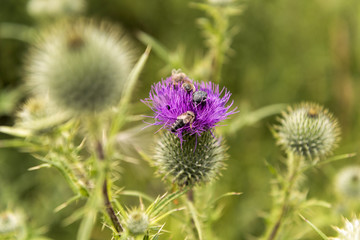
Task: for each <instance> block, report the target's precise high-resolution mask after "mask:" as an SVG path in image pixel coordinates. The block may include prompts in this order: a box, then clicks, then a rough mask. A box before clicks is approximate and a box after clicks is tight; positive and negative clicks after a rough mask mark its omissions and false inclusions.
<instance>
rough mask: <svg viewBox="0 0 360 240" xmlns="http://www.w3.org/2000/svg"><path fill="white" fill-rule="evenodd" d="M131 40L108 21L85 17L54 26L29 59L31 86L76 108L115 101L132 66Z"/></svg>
mask: <svg viewBox="0 0 360 240" xmlns="http://www.w3.org/2000/svg"><path fill="white" fill-rule="evenodd" d="M128 49H129V48H128V47H127V42H126V41H125V42H124V39H123V38H120V35H119V32H118V31H117V30H116V29H115V28H114V27H112V26H110V25H109V24H105V23H104V24H101V25H97V24H95V23H93V22H90V21H86V20H77V21H74V22H70V21H66V22H61V23H59V24H58V25H55V26H53V27H52V28H51V29H49V31H48V32H46V33H45V34H44V35H43V36H42V39H41V40H40V41H39V42H38V43H37V44H36V46H35V47H34V48H33V50H32V52H31V54H30V56H29V57H28V59H27V60H28V61H27V69H26V70H27V71H26V72H27V80H28V83H29V86H30V87H31V88H32V90H33V91H34V92H35V93H36V94H38V95H40V96H44V95H48V96H49V100H50V101H51V103H53V104H54V105H56V106H58V107H60V108H62V109H63V110H65V111H66V110H67V111H69V112H71V113H73V114H82V113H92V112H97V111H102V110H104V109H106V108H107V107H109V106H112V105H114V104H116V103H117V102H118V101H119V99H120V97H121V93H122V89H123V86H124V83H125V81H126V79H127V77H128V74H129V72H130V68H131V61H132V59H131V57H130V54H129V50H128Z"/></svg>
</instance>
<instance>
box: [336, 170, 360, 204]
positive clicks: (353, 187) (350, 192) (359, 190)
mask: <svg viewBox="0 0 360 240" xmlns="http://www.w3.org/2000/svg"><path fill="white" fill-rule="evenodd" d="M335 188H336V191H337V192H338V193H339V195H340V196H343V197H344V198H358V199H359V198H360V166H349V167H345V168H343V169H342V170H341V171H340V172H339V173H338V174H337V175H336V180H335Z"/></svg>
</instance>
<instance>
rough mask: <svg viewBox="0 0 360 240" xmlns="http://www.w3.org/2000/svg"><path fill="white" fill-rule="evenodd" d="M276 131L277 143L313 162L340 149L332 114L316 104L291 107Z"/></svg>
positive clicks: (338, 133)
mask: <svg viewBox="0 0 360 240" xmlns="http://www.w3.org/2000/svg"><path fill="white" fill-rule="evenodd" d="M275 130H276V137H277V143H278V144H279V145H280V146H281V147H282V148H283V149H284V150H285V151H290V152H293V153H295V154H296V155H300V156H305V157H307V158H310V159H313V158H317V157H323V156H327V155H328V154H330V153H331V152H332V151H333V149H334V148H335V147H336V146H337V143H338V141H339V135H340V129H339V127H338V122H337V120H336V119H335V118H334V117H333V115H332V114H331V113H329V111H328V110H327V109H324V108H323V107H322V106H320V105H317V104H314V103H302V104H299V105H297V106H295V107H294V108H289V109H288V111H287V112H285V113H283V116H282V118H281V119H280V125H278V126H275Z"/></svg>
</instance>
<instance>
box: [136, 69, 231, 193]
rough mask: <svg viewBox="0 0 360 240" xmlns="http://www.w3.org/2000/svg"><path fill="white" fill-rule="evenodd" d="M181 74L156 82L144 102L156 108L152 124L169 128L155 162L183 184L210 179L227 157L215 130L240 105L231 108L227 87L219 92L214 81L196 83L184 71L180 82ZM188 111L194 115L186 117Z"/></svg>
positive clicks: (160, 143)
mask: <svg viewBox="0 0 360 240" xmlns="http://www.w3.org/2000/svg"><path fill="white" fill-rule="evenodd" d="M177 74H178V73H175V74H174V73H173V75H172V76H170V77H169V78H167V79H166V80H163V81H161V82H159V83H156V84H154V85H153V87H152V89H151V91H150V94H149V98H147V99H145V100H144V101H143V102H144V103H146V104H147V105H148V106H149V107H150V108H151V109H152V110H153V111H154V116H152V118H154V120H155V122H154V123H151V124H150V125H162V127H161V128H164V129H165V130H167V132H166V133H165V134H163V135H162V137H161V138H160V140H159V141H158V143H157V147H156V154H155V156H154V164H155V165H156V166H157V167H158V172H159V173H160V174H161V175H165V176H168V177H170V178H171V180H172V182H173V183H176V184H177V185H179V186H184V185H193V184H195V183H201V182H208V181H210V180H212V179H213V178H215V177H216V176H217V175H218V173H219V170H220V169H221V168H222V167H223V160H224V159H226V154H225V149H226V147H225V146H224V144H223V141H221V140H220V139H216V137H215V135H214V134H213V133H212V131H214V128H215V127H216V126H217V125H218V123H219V122H220V121H223V120H225V119H226V118H227V117H228V116H229V115H231V114H234V113H235V112H236V108H235V109H233V110H230V108H231V106H232V104H233V102H231V103H229V104H228V105H227V103H228V102H229V99H230V96H231V94H230V92H228V91H227V90H226V89H225V88H223V89H222V91H219V86H218V85H216V84H213V83H211V82H208V83H204V82H201V83H198V82H193V81H192V80H191V79H189V78H188V77H187V76H186V75H185V74H184V73H182V74H184V79H182V80H181V81H178V82H177V81H176V80H177V77H178V75H177ZM184 84H190V85H192V88H190V90H189V89H186V88H185V87H184V86H186V85H184ZM199 93H200V94H199ZM222 94H223V96H222ZM199 97H200V99H198V98H199ZM188 112H191V113H192V115H190V116H185V118H183V116H184V113H185V114H186V113H188Z"/></svg>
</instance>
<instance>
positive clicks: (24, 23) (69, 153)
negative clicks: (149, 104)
mask: <svg viewBox="0 0 360 240" xmlns="http://www.w3.org/2000/svg"><path fill="white" fill-rule="evenodd" d="M28 2H30V1H25V0H18V1H3V2H2V5H1V8H0V73H1V74H0V87H1V90H0V114H1V119H0V121H1V125H4V126H2V127H1V128H0V131H1V133H2V135H1V141H0V146H1V147H2V148H1V149H0V156H1V160H0V173H1V174H0V189H1V194H0V195H1V196H0V206H1V209H0V212H7V211H9V212H11V213H16V214H17V213H18V212H20V213H21V216H22V220H23V221H22V222H21V223H22V226H23V228H21V229H18V230H19V231H17V232H16V233H10V235H4V234H3V235H1V234H0V235H1V237H0V239H7V238H9V236H10V239H14V235H11V234H18V233H27V234H25V235H22V236H26V237H25V238H20V237H18V239H46V238H52V239H75V238H76V236H79V239H89V238H91V239H94V240H95V239H111V237H112V236H113V238H115V239H117V238H118V237H119V236H118V235H117V234H116V231H117V230H116V229H117V227H116V218H115V220H114V219H111V217H110V216H109V214H108V211H107V208H106V207H105V205H104V195H103V190H104V188H103V186H104V185H103V184H104V182H106V183H107V184H106V189H107V191H108V196H109V200H110V203H111V205H112V207H113V208H114V209H115V212H116V214H115V215H116V217H117V218H118V220H119V222H120V223H121V226H122V227H124V232H123V233H124V234H123V238H124V239H125V238H128V239H136V240H138V239H142V240H145V239H158V240H161V239H169V238H171V239H174V240H177V239H181V240H183V239H185V238H186V237H187V239H201V238H202V239H215V240H216V239H219V240H220V239H234V240H235V239H236V240H245V239H256V238H260V237H264V236H265V234H266V233H269V234H271V229H273V228H272V227H273V226H274V225H276V223H277V222H278V220H279V219H281V221H280V222H281V224H280V225H281V226H280V227H279V230H278V231H279V232H277V235H276V239H277V240H280V239H283V240H289V239H302V240H310V239H311V240H313V239H328V237H327V236H336V235H339V237H342V236H340V233H338V232H336V231H335V230H334V229H333V228H332V227H331V226H338V228H337V229H343V230H347V229H348V228H347V226H350V227H351V226H352V225H351V224H350V223H351V222H352V221H345V226H344V227H342V226H343V225H344V223H343V221H342V220H341V216H342V215H343V216H345V217H346V218H347V219H354V218H353V217H352V216H353V215H352V214H354V213H355V214H357V215H358V213H359V211H360V205H359V201H358V200H357V199H352V198H344V196H343V197H342V196H341V195H344V194H343V193H340V194H339V191H338V190H339V189H338V187H337V185H336V182H335V180H336V176H337V174H338V172H339V170H340V169H341V168H342V167H343V166H346V165H348V164H351V165H354V163H355V164H356V163H358V162H359V161H358V157H356V156H355V154H344V153H349V152H351V153H352V152H355V153H356V152H357V149H358V146H359V143H360V142H359V137H360V131H359V130H360V128H359V126H360V124H359V123H360V122H359V116H360V111H359V109H360V108H359V107H360V105H359V102H360V101H359V99H358V94H356V93H357V92H358V91H359V90H360V85H359V84H360V82H359V81H358V78H359V75H360V74H359V73H360V68H359V66H360V65H359V62H360V45H359V43H360V34H359V33H360V29H359V24H358V22H359V20H360V19H359V14H358V12H359V10H360V3H359V1H357V0H350V1H339V0H332V1H322V0H316V1H310V0H305V1H290V0H274V1H266V0H254V1H215V0H214V1H210V0H209V1H207V2H205V1H200V0H199V1H190V0H188V1H159V0H155V1H145V0H140V1H130V0H121V1H120V0H115V1H113V0H104V1H98V0H89V1H86V3H87V6H86V8H83V7H81V9H80V10H79V11H78V10H76V9H75V11H70V12H69V11H63V12H62V11H60V12H58V13H59V14H57V13H56V14H50V15H49V14H47V15H46V14H45V15H43V16H40V15H38V14H37V13H39V12H37V13H36V14H32V13H31V12H28V8H29V5H27V4H28ZM31 2H32V1H31ZM34 2H36V1H34ZM58 2H60V1H58ZM61 2H62V3H66V2H76V1H65V0H64V1H61ZM79 2H81V1H79ZM49 6H50V5H49ZM58 6H60V5H58ZM59 9H60V10H61V8H59ZM45 10H46V9H45ZM65 10H66V9H65ZM70 10H71V9H70ZM44 13H46V12H44ZM69 13H70V14H69ZM81 14H83V15H86V16H87V17H90V18H96V19H97V20H100V21H101V20H102V19H106V20H107V21H110V22H112V23H114V24H115V25H118V24H121V25H123V29H124V30H125V31H126V32H127V33H129V35H130V36H132V37H133V39H137V40H139V41H140V42H135V41H134V46H135V48H137V49H142V50H139V51H143V49H144V45H142V44H144V43H145V45H149V46H151V48H152V54H151V55H150V56H149V53H150V47H148V48H147V50H146V53H145V54H143V56H142V57H141V58H140V60H139V62H138V64H137V65H136V66H135V67H134V68H133V71H132V73H130V76H129V78H128V79H127V81H125V83H124V85H123V87H122V88H123V89H122V90H123V91H121V93H119V96H122V98H121V99H120V97H119V99H120V102H119V103H118V105H117V106H115V107H113V108H111V109H109V111H106V112H104V113H102V114H101V115H100V114H99V115H96V120H94V119H89V118H88V119H85V118H82V119H80V120H79V119H71V118H70V117H69V115H67V114H66V113H64V112H62V111H60V112H59V111H58V109H53V108H51V107H49V106H48V104H47V103H48V100H47V96H46V95H45V94H44V95H43V96H40V97H38V98H29V99H28V100H26V103H25V104H23V105H22V106H23V107H20V106H21V104H22V103H21V101H23V100H24V99H26V98H28V97H29V96H28V92H26V91H23V87H22V85H23V80H22V79H23V74H22V73H23V69H24V65H25V64H26V59H25V58H24V56H26V54H27V52H28V50H27V49H28V48H30V47H31V45H33V44H34V43H35V42H36V40H35V36H36V35H37V33H38V32H40V30H42V29H43V28H49V27H51V24H53V23H54V22H56V21H58V20H59V19H62V18H68V17H70V18H76V17H77V16H79V15H81ZM73 60H74V59H71V61H70V62H72V61H73ZM145 62H146V65H145ZM59 63H61V64H63V62H59ZM53 64H54V65H56V66H57V64H58V62H55V63H53ZM94 64H96V62H95V63H94ZM56 66H55V67H54V68H56ZM179 68H181V69H182V70H183V71H184V72H186V73H188V74H189V76H190V77H191V78H194V79H195V80H204V81H210V80H211V81H216V82H220V83H221V85H222V86H226V87H227V89H229V90H230V91H231V92H232V93H233V95H232V97H233V99H234V100H235V105H239V108H238V109H239V110H240V113H239V114H237V116H236V117H233V118H232V119H229V120H228V121H227V122H225V123H224V124H225V125H226V126H221V127H219V128H218V129H217V131H216V133H217V134H220V135H222V137H223V138H225V137H226V138H227V139H226V142H227V145H228V146H229V150H228V154H229V156H230V157H229V160H228V161H227V162H226V163H227V165H228V166H229V167H228V168H227V169H226V170H222V174H223V176H221V178H219V179H218V181H215V182H213V183H212V184H210V185H205V186H202V185H200V186H198V187H195V188H193V189H191V190H190V189H176V187H175V186H173V188H170V186H167V187H164V185H163V183H162V182H161V181H159V179H157V178H155V177H154V174H153V173H154V169H152V168H150V167H149V166H148V165H149V164H147V163H146V162H144V161H141V160H139V159H140V158H143V159H146V160H147V161H148V162H149V161H153V160H154V159H152V157H151V156H153V153H154V148H155V146H154V145H155V143H156V142H157V141H158V138H159V137H161V136H162V135H161V136H159V135H160V134H156V135H154V136H153V135H152V134H149V132H155V131H156V130H157V129H154V128H148V129H147V130H146V131H145V130H142V131H140V129H142V128H143V127H144V124H142V123H139V122H138V121H139V120H143V116H142V115H148V113H146V112H145V111H146V110H145V109H146V108H145V106H142V105H141V103H139V100H138V99H142V98H144V97H147V94H148V90H149V86H150V85H151V84H152V83H153V82H156V81H158V80H160V79H161V78H163V77H164V76H165V75H169V74H170V73H171V70H172V69H179ZM56 70H57V71H58V73H59V74H62V72H63V71H64V72H65V74H66V75H69V72H66V71H65V70H64V69H63V68H61V67H59V68H58V69H56ZM90 70H91V71H92V70H94V69H93V68H91V69H90ZM95 70H96V69H95ZM91 71H90V72H91ZM137 79H139V81H137ZM119 99H118V100H119ZM302 101H312V102H318V103H320V104H321V105H324V106H326V107H327V108H329V110H330V111H331V112H333V113H334V115H335V116H337V118H338V121H339V125H340V126H341V129H342V132H343V135H342V139H343V141H342V142H340V143H339V148H338V149H337V150H335V151H334V153H336V154H338V155H335V156H329V157H328V158H323V159H322V161H320V162H317V161H313V162H311V163H309V162H308V163H307V164H304V163H303V161H300V163H299V165H300V167H301V168H300V169H298V170H299V172H297V173H296V174H294V172H295V170H296V165H297V164H295V163H296V161H289V158H291V157H290V156H288V155H281V154H285V153H282V152H281V151H280V150H278V149H277V148H276V146H275V141H274V139H273V138H272V135H271V131H269V126H270V125H271V126H272V125H273V124H274V123H275V122H276V120H275V118H274V117H273V115H274V114H278V113H280V112H281V111H283V110H284V106H285V104H279V103H286V104H290V105H292V104H293V103H297V102H302ZM34 102H35V103H36V102H38V103H39V102H40V103H42V104H40V105H36V104H35V105H36V106H40V108H39V109H37V108H35V109H34V108H32V107H33V106H34V105H32V104H33V103H34ZM29 107H30V109H29ZM29 110H30V111H29ZM34 110H35V111H34ZM39 110H40V111H39ZM15 112H17V113H15ZM13 124H14V126H12V127H10V125H13ZM139 132H140V133H139ZM99 142H100V143H101V144H100V145H97V143H99ZM96 146H98V147H96ZM99 146H100V147H99ZM99 149H100V150H102V151H100V152H99ZM19 150H20V151H21V152H25V153H19ZM101 152H103V153H104V155H103V156H105V159H104V161H103V160H100V158H101V154H99V153H101ZM28 153H31V155H32V156H34V157H35V159H34V158H31V157H29V154H28ZM339 153H341V154H339ZM339 160H341V161H339ZM134 162H136V163H137V164H133V163H134ZM28 168H30V169H29V170H38V171H30V172H27V171H26V169H28ZM291 176H295V177H293V178H291ZM165 188H167V189H165ZM164 191H168V192H169V193H168V194H165V195H164V194H163V192H164ZM233 191H241V192H243V194H242V196H241V197H240V198H237V197H231V198H220V200H216V199H218V198H219V196H223V195H225V196H227V195H231V193H232V192H233ZM227 192H229V193H227ZM234 195H235V194H234ZM134 196H136V197H137V198H140V199H143V200H145V201H147V202H149V205H148V204H143V203H142V200H140V204H138V200H137V199H136V200H134V198H133V197H134ZM157 196H162V197H157ZM330 204H331V205H330ZM145 206H148V207H147V208H146V207H145ZM283 206H285V208H286V211H285V213H284V215H283V217H281V218H280V217H279V216H281V215H282V214H281V212H282V207H283ZM19 209H21V210H20V211H18V210H19ZM54 209H55V210H56V212H53V210H54ZM133 209H137V210H139V211H143V212H145V214H146V215H148V216H149V227H148V232H146V233H145V234H143V235H142V234H140V235H138V236H132V235H131V234H130V233H129V231H128V229H127V227H126V220H127V215H128V213H129V212H130V211H131V210H133ZM180 210H181V211H180ZM299 214H300V216H305V217H304V218H302V219H301V218H299ZM95 217H96V220H94V219H95ZM64 219H65V220H64ZM304 219H305V221H304ZM114 221H115V222H114ZM43 226H45V227H43ZM102 228H103V229H102ZM79 229H80V230H79ZM269 229H270V230H269ZM5 236H6V237H5ZM44 236H46V237H44ZM274 239H275V238H274ZM345 239H346V238H345ZM341 240H342V239H341ZM346 240H347V239H346Z"/></svg>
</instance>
